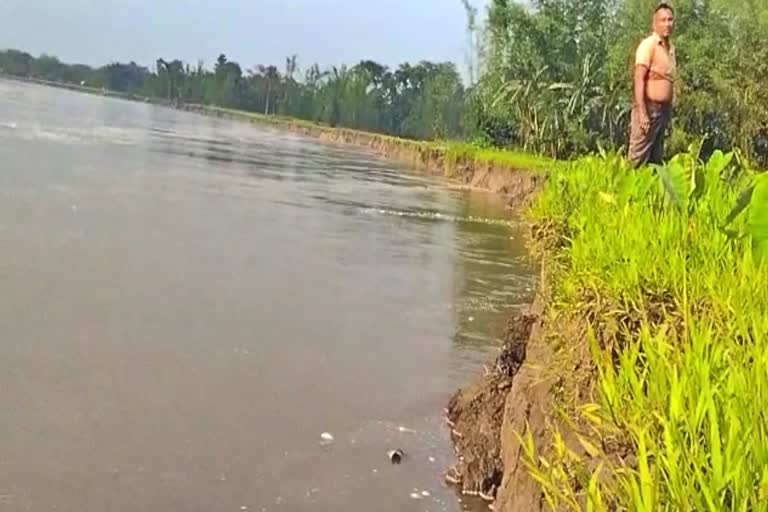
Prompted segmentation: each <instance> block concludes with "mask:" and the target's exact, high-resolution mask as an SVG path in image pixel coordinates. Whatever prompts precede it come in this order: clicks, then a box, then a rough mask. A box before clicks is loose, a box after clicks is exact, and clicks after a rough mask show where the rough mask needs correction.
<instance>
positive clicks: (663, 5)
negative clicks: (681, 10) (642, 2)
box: [653, 2, 675, 15]
mask: <svg viewBox="0 0 768 512" xmlns="http://www.w3.org/2000/svg"><path fill="white" fill-rule="evenodd" d="M662 9H666V10H668V11H669V12H671V13H672V14H675V10H674V9H673V8H672V6H671V5H669V4H668V3H666V2H661V3H660V4H659V5H657V6H656V8H655V9H654V10H653V14H654V15H655V14H656V13H657V12H659V11H660V10H662Z"/></svg>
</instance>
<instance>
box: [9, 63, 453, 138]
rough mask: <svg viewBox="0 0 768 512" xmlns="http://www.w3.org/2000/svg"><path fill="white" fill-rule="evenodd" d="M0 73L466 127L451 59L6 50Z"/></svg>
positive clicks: (443, 133) (381, 121)
mask: <svg viewBox="0 0 768 512" xmlns="http://www.w3.org/2000/svg"><path fill="white" fill-rule="evenodd" d="M0 71H1V72H3V73H6V74H9V75H14V76H19V77H34V78H38V79H43V80H48V81H56V82H67V83H72V84H78V85H85V86H89V87H95V88H105V89H109V90H111V91H116V92H121V93H127V94H132V95H138V96H142V97H152V98H163V99H165V100H167V101H170V102H174V103H196V104H205V105H216V106H219V107H224V108H230V109H239V110H246V111H250V112H259V113H263V114H265V115H281V116H291V117H295V118H300V119H305V120H309V121H313V122H321V123H324V124H328V125H331V126H345V127H348V128H354V129H360V130H367V131H373V132H380V133H386V134H390V135H396V136H399V137H408V138H414V139H435V138H458V137H460V135H461V133H462V131H463V125H462V117H463V116H462V113H463V109H464V107H463V105H464V94H465V91H464V86H463V84H462V82H461V77H460V76H459V74H458V72H457V71H456V68H455V67H454V65H453V64H450V63H431V62H420V63H418V64H416V65H411V64H407V63H406V64H402V65H401V66H399V67H398V68H397V69H396V70H390V69H388V68H387V67H386V66H383V65H381V64H378V63H376V62H373V61H363V62H360V63H359V64H357V65H355V66H352V67H345V66H342V67H340V68H336V67H333V68H330V69H328V70H321V69H320V68H319V67H318V66H317V65H315V66H312V67H310V68H309V69H307V70H306V71H305V72H304V74H303V76H302V77H300V76H299V74H300V72H299V66H298V61H297V58H296V56H292V57H289V58H287V59H286V62H285V67H284V69H283V70H282V71H281V70H278V68H277V67H276V66H262V65H258V66H254V67H253V68H252V69H250V70H247V71H243V69H242V67H241V66H240V65H239V64H238V63H236V62H233V61H230V60H228V59H227V57H226V55H223V54H222V55H220V56H219V58H218V60H217V61H216V63H215V65H214V68H213V70H208V69H206V68H205V67H204V66H203V64H202V63H198V65H197V66H196V67H190V66H189V65H187V64H185V63H183V62H181V61H179V60H172V61H166V60H163V59H158V60H157V63H156V65H155V70H154V71H152V70H150V69H148V68H146V67H143V66H140V65H138V64H136V63H134V62H131V63H128V64H123V63H112V64H109V65H107V66H104V67H101V68H98V69H93V68H90V67H88V66H83V65H68V64H64V63H62V62H60V61H59V60H58V59H56V58H55V57H50V56H46V55H42V56H40V57H38V58H35V57H33V56H31V55H29V54H27V53H24V52H20V51H17V50H7V51H5V52H0Z"/></svg>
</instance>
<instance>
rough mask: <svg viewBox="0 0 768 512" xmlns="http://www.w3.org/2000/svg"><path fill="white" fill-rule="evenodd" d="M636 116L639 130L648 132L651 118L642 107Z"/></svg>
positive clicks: (644, 132)
mask: <svg viewBox="0 0 768 512" xmlns="http://www.w3.org/2000/svg"><path fill="white" fill-rule="evenodd" d="M638 116H639V117H640V119H639V121H640V131H642V132H643V134H646V133H648V130H650V129H651V119H650V118H649V117H648V112H646V111H645V110H644V109H641V110H640V111H639V112H638Z"/></svg>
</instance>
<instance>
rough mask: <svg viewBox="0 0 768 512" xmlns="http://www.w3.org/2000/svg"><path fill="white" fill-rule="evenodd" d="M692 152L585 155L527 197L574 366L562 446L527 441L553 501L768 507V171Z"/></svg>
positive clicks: (555, 436)
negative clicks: (645, 164)
mask: <svg viewBox="0 0 768 512" xmlns="http://www.w3.org/2000/svg"><path fill="white" fill-rule="evenodd" d="M695 153H696V152H695V151H691V152H690V153H688V154H684V155H679V156H678V157H676V158H675V159H674V160H673V161H672V162H670V164H668V165H667V166H665V167H662V168H658V169H643V170H639V171H633V170H631V169H629V167H628V165H627V164H626V163H625V162H624V161H623V160H622V159H621V158H619V157H617V156H611V155H602V156H592V157H586V158H583V159H581V160H578V161H576V162H573V163H570V164H568V165H567V166H563V167H560V168H555V169H554V170H553V171H552V172H551V174H550V176H549V179H548V180H547V183H546V185H545V189H544V190H543V192H542V193H541V194H540V196H539V197H538V199H537V201H536V203H535V204H534V206H533V207H532V209H531V212H530V214H531V217H532V219H533V221H534V222H535V224H536V226H537V227H538V228H537V229H538V236H539V238H540V240H541V243H542V244H543V246H544V247H546V250H547V251H548V252H549V253H550V255H551V258H550V260H551V262H552V266H553V271H554V273H553V277H552V282H551V287H552V289H553V302H552V304H551V306H550V311H549V313H550V315H551V316H550V318H551V322H552V323H551V324H550V325H551V327H550V332H549V337H550V339H551V340H552V341H553V342H554V343H555V345H556V347H557V356H556V357H557V364H556V366H557V367H559V368H560V369H561V370H562V374H561V375H559V376H558V378H559V389H558V390H557V393H556V400H555V404H554V405H555V411H556V415H555V416H554V418H553V420H554V421H553V424H552V437H551V444H550V446H548V447H541V446H539V447H536V446H533V443H532V440H531V439H530V438H526V439H523V441H524V443H525V447H526V452H527V464H528V467H529V470H530V471H531V473H532V475H533V476H534V477H535V478H536V479H537V480H538V481H539V482H540V484H541V486H542V489H543V490H544V492H545V496H546V498H547V502H548V503H549V505H550V506H551V507H552V508H555V509H567V510H594V511H602V510H632V511H651V510H653V511H656V510H670V511H671V510H686V511H687V510H709V511H722V510H744V511H746V510H750V511H751V510H768V413H766V412H765V404H766V403H767V402H768V350H766V349H768V345H767V344H766V342H768V264H766V263H763V260H764V259H765V256H766V254H765V253H766V246H765V243H766V238H768V235H767V234H766V232H765V231H766V226H768V222H766V219H768V216H767V213H768V197H767V196H768V177H766V176H764V175H762V174H758V173H755V172H751V171H749V170H746V169H743V168H741V166H740V165H738V162H737V161H736V159H734V158H733V155H723V154H720V153H716V154H715V155H714V156H713V158H712V159H711V160H709V162H707V163H706V164H705V163H703V162H699V161H698V159H697V157H696V154H695ZM745 190H746V191H751V192H747V193H745V192H744V191H745ZM747 199H748V200H747ZM563 322H569V323H571V324H574V323H575V324H577V325H578V326H579V331H580V333H581V336H580V337H579V338H580V339H578V340H574V338H573V337H569V338H568V339H564V338H563V337H562V336H560V335H559V334H558V331H560V332H565V331H564V330H563V329H562V323H563ZM558 324H560V325H559V326H558ZM569 437H570V438H575V439H576V440H577V441H578V442H576V443H575V444H574V443H572V444H571V445H570V446H569V445H568V444H567V443H565V442H564V441H563V439H565V438H569Z"/></svg>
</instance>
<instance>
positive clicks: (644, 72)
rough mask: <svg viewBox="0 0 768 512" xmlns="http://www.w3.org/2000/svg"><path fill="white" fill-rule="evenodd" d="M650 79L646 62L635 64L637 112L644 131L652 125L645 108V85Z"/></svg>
mask: <svg viewBox="0 0 768 512" xmlns="http://www.w3.org/2000/svg"><path fill="white" fill-rule="evenodd" d="M647 80H648V67H646V66H645V64H637V65H636V66H635V78H634V100H635V108H636V109H637V113H638V114H639V115H640V129H641V130H642V131H643V133H645V132H647V131H648V128H649V127H650V125H651V122H650V120H649V119H648V111H647V110H646V108H645V86H646V82H647Z"/></svg>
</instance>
